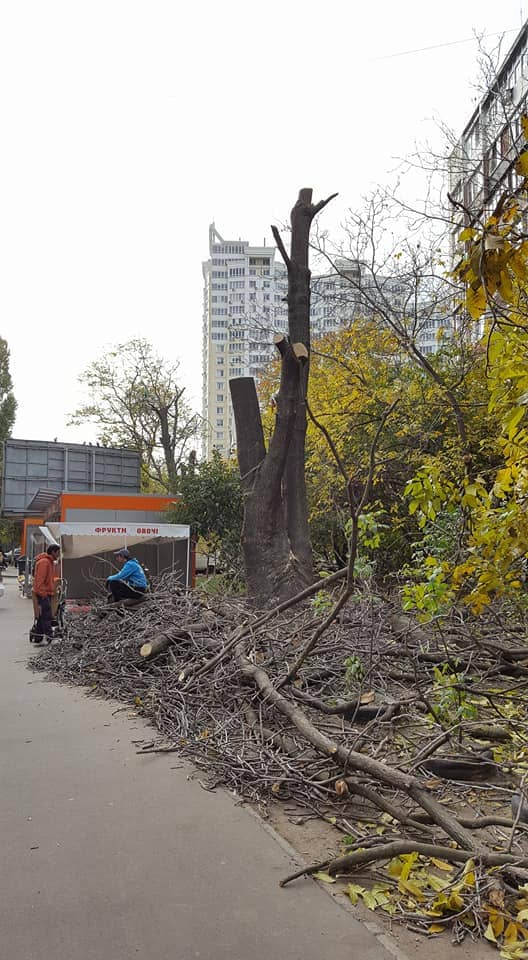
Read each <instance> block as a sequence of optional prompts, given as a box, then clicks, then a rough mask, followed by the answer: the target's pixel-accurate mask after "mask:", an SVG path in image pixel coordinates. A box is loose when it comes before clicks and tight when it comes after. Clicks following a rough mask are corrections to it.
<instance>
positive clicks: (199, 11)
mask: <svg viewBox="0 0 528 960" xmlns="http://www.w3.org/2000/svg"><path fill="white" fill-rule="evenodd" d="M524 13H525V15H526V14H528V3H526V2H525V4H524ZM521 16H522V10H521V4H520V2H519V0H502V3H500V4H499V3H497V0H479V3H478V4H477V3H473V2H469V0H443V2H442V3H439V4H432V3H427V2H424V0H400V2H399V3H395V2H394V0H378V2H370V3H361V2H359V0H356V2H353V0H326V2H325V3H321V2H320V0H280V2H279V0H264V2H261V3H254V2H250V0H223V2H222V3H218V2H203V0H201V2H200V0H198V2H195V3H194V4H191V3H184V2H181V0H180V2H177V0H172V2H168V0H150V2H147V0H142V2H138V0H90V2H88V0H46V2H42V0H11V2H8V3H5V4H3V5H2V10H1V14H0V89H1V91H2V93H1V101H0V124H1V127H0V129H1V134H2V143H3V146H2V150H1V153H0V173H1V175H0V257H1V260H0V263H1V274H0V334H1V335H2V336H4V337H5V338H6V339H7V341H8V343H9V346H10V349H11V358H12V362H11V369H12V375H13V379H14V382H15V393H16V397H17V400H18V404H19V408H18V416H17V422H16V426H15V430H14V432H13V433H14V436H17V437H25V438H31V439H53V438H54V437H58V438H59V439H60V440H67V439H69V440H93V439H95V436H94V433H93V432H92V431H90V429H89V428H85V429H82V428H76V429H74V428H67V427H66V422H67V419H68V414H69V413H70V412H71V411H72V410H73V409H74V408H75V407H76V405H78V403H79V402H80V401H81V399H82V395H81V392H80V388H79V385H78V382H77V378H78V376H79V373H80V372H81V371H82V369H83V368H84V367H85V366H86V364H87V363H89V362H90V361H91V360H93V359H95V358H96V357H97V356H99V355H100V354H101V353H102V352H103V350H104V348H105V346H107V345H108V344H110V343H115V342H119V341H123V340H127V339H130V338H131V337H134V336H145V337H147V338H148V339H150V340H151V341H152V342H153V343H154V345H155V346H156V348H157V349H158V350H159V351H160V352H161V353H162V354H163V355H165V356H166V357H167V358H170V359H171V360H175V359H177V358H179V359H180V361H181V373H182V380H183V381H184V383H185V384H186V385H187V388H188V396H189V399H192V400H193V401H194V404H195V405H196V407H198V405H199V401H200V390H201V324H202V275H201V261H202V260H203V259H205V258H206V257H207V255H208V225H209V223H210V221H211V220H212V219H213V218H214V219H215V221H216V225H217V228H218V229H219V231H220V233H221V234H222V235H223V236H224V237H226V238H238V237H242V238H244V239H247V240H249V241H250V242H252V243H260V242H262V238H263V237H264V236H267V237H268V241H269V242H271V241H270V240H269V238H270V230H269V224H270V223H272V222H282V221H284V220H286V219H287V217H288V211H289V209H290V208H291V206H292V203H293V202H294V200H295V198H296V195H297V192H298V189H299V187H301V186H312V187H313V188H314V196H315V198H316V199H319V198H320V197H321V196H326V195H327V194H329V193H333V192H334V191H336V190H337V191H339V197H338V199H337V200H336V201H334V202H333V204H332V206H331V207H330V208H329V209H328V211H325V213H323V217H324V218H325V220H324V224H325V226H328V227H330V228H333V229H335V230H337V228H338V225H339V223H340V222H341V220H342V218H343V215H344V213H345V211H346V209H347V208H348V207H350V206H354V205H357V203H358V202H359V198H360V196H361V195H362V194H364V193H366V192H368V190H369V188H370V187H371V186H372V185H373V184H374V183H375V182H381V183H387V182H389V181H390V180H391V179H392V178H393V175H392V172H391V171H393V170H394V168H395V166H396V161H395V158H396V157H402V156H405V155H406V154H408V153H409V152H410V151H411V150H412V149H413V144H414V143H415V141H416V140H423V139H425V137H426V136H427V135H429V134H430V133H431V129H432V124H431V118H432V117H434V116H439V117H441V118H442V119H443V120H444V121H445V122H447V123H448V124H450V125H451V126H453V127H455V128H456V129H457V130H461V129H462V127H463V126H464V124H465V122H466V121H467V119H468V118H469V115H470V113H471V111H472V108H473V105H474V98H475V96H476V94H475V91H474V89H472V87H471V82H472V81H473V80H474V79H475V77H476V74H477V69H476V61H475V56H476V44H475V43H474V42H469V43H462V44H458V43H457V44H454V45H451V46H444V47H441V48H439V49H434V50H426V51H423V52H420V53H413V54H410V55H407V56H399V57H390V58H387V57H388V55H392V54H395V53H398V52H400V51H407V50H412V49H415V48H421V47H428V46H431V45H435V44H442V43H453V41H460V40H464V39H465V38H469V37H471V36H472V34H473V30H474V29H476V30H478V31H481V32H484V31H485V32H488V33H495V32H497V31H506V30H513V31H515V30H516V29H517V28H519V27H520V24H521ZM514 37H515V32H511V33H508V34H507V36H506V38H505V41H504V48H503V49H504V51H506V50H507V49H508V48H509V46H510V45H511V43H512V42H513V40H514ZM487 42H488V43H489V44H494V43H495V42H496V38H493V39H491V38H490V39H489V40H488V41H487ZM380 57H385V59H377V58H380ZM50 382H51V386H50V387H49V388H48V389H46V386H47V384H48V383H50Z"/></svg>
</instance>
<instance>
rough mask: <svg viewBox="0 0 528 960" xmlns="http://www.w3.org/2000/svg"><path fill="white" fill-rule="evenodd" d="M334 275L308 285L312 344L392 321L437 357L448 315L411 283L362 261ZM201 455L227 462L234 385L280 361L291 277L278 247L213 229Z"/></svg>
mask: <svg viewBox="0 0 528 960" xmlns="http://www.w3.org/2000/svg"><path fill="white" fill-rule="evenodd" d="M335 267H336V269H335V271H333V272H330V273H327V274H322V275H319V276H317V275H314V276H313V277H312V285H311V308H310V318H311V331H312V337H313V338H316V337H318V336H323V335H324V334H328V333H333V332H336V331H337V330H339V329H342V328H343V327H346V326H348V325H350V324H351V323H353V322H354V320H356V319H358V318H359V317H372V318H373V319H376V320H378V321H379V323H380V324H383V323H386V317H387V316H388V314H389V313H390V316H391V318H392V320H393V322H394V324H395V326H396V327H397V328H399V329H400V330H401V331H402V332H405V334H406V335H407V336H411V337H413V338H414V339H415V341H416V343H417V345H418V346H419V347H420V349H421V350H422V352H423V353H426V354H428V353H434V352H435V351H436V350H437V349H438V346H439V342H440V340H439V331H440V329H441V328H448V327H449V323H448V322H447V321H446V317H445V311H444V312H442V311H441V310H440V309H438V303H436V304H435V303H434V301H433V299H432V295H430V294H427V292H426V291H424V292H423V294H421V295H420V298H417V296H416V289H415V285H414V286H413V282H412V281H413V278H412V277H411V278H405V277H399V278H398V277H393V278H384V277H379V276H376V277H374V276H373V275H372V273H371V271H370V270H369V269H368V268H367V266H366V265H365V264H363V263H361V262H360V261H358V260H353V259H343V258H341V259H337V260H336V263H335ZM202 273H203V281H204V292H203V347H202V376H203V381H202V416H203V425H204V426H203V455H204V457H206V458H210V457H211V455H212V453H213V450H215V449H216V450H218V452H219V453H220V455H221V456H222V457H229V456H230V455H232V454H233V452H234V450H235V448H236V433H235V424H234V418H233V411H232V407H231V400H230V394H229V380H230V378H232V377H249V376H251V377H255V378H258V375H259V374H260V373H261V372H262V370H263V368H264V367H265V366H266V364H267V363H268V362H269V361H270V360H271V359H272V358H273V357H274V356H275V355H276V351H275V350H274V346H273V338H274V335H275V334H277V333H280V334H284V333H285V332H286V331H287V328H288V310H287V304H286V300H285V297H286V293H287V283H288V281H287V273H286V269H285V267H284V265H283V263H282V261H281V260H280V259H279V254H278V251H277V250H276V249H275V247H273V246H271V247H270V246H266V245H265V244H263V245H262V246H259V247H256V246H250V245H249V244H248V243H247V241H245V240H224V239H223V237H222V236H221V235H220V234H219V233H218V230H217V229H216V227H215V225H214V224H211V226H210V228H209V259H208V260H206V261H205V262H204V263H203V264H202Z"/></svg>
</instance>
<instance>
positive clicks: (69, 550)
mask: <svg viewBox="0 0 528 960" xmlns="http://www.w3.org/2000/svg"><path fill="white" fill-rule="evenodd" d="M41 529H42V531H43V532H44V530H45V529H47V530H49V532H50V533H51V535H52V537H53V538H54V539H55V540H56V541H57V542H58V543H60V544H61V547H62V553H63V555H64V557H65V558H70V557H71V558H73V557H91V556H94V555H96V554H99V553H106V552H109V551H111V550H113V551H115V550H119V548H120V547H131V546H133V545H134V544H135V543H145V542H146V541H148V540H189V539H190V527H189V526H187V525H185V524H179V523H150V524H148V523H115V524H110V523H104V524H98V523H81V522H79V523H74V522H71V523H48V524H46V527H45V528H41Z"/></svg>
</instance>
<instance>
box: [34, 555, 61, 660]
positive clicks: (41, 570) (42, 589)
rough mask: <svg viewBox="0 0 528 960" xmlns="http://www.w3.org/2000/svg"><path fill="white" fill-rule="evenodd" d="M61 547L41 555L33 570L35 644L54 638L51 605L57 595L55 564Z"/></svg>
mask: <svg viewBox="0 0 528 960" xmlns="http://www.w3.org/2000/svg"><path fill="white" fill-rule="evenodd" d="M59 554H60V547H58V546H56V545H54V544H52V545H51V546H50V547H48V549H47V550H46V553H39V555H38V557H37V558H36V560H35V566H34V568H33V587H32V592H33V611H34V614H35V620H36V623H35V628H34V634H33V639H34V642H35V643H41V642H42V641H43V640H47V641H48V643H49V642H51V638H52V636H53V628H52V623H51V620H52V612H51V603H52V598H53V597H54V595H55V590H56V583H55V564H56V563H57V561H58V559H59Z"/></svg>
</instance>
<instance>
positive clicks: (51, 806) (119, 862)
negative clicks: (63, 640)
mask: <svg viewBox="0 0 528 960" xmlns="http://www.w3.org/2000/svg"><path fill="white" fill-rule="evenodd" d="M5 582H6V588H7V589H6V595H5V597H4V598H3V600H0V651H1V660H0V838H1V839H0V843H1V851H0V852H1V856H0V957H1V958H2V960H4V958H5V960H44V958H46V960H133V958H135V957H142V958H145V960H169V958H170V960H195V958H200V960H261V958H262V960H264V958H266V960H268V958H273V960H301V958H302V960H323V958H332V960H345V958H346V960H355V958H357V960H389V958H390V957H391V954H390V953H388V952H387V951H386V950H385V948H384V947H383V945H382V943H381V941H379V940H378V939H377V938H376V937H375V936H374V935H373V934H372V933H371V932H369V931H368V930H367V929H366V928H365V927H364V926H363V925H361V924H360V923H359V922H358V921H357V920H355V919H354V918H353V917H352V916H350V915H349V914H348V913H347V912H345V911H344V910H343V909H341V908H340V907H339V906H338V905H337V904H336V903H334V902H333V901H332V900H331V899H330V898H329V897H328V896H327V895H326V893H325V892H324V891H323V890H321V889H320V888H319V887H318V886H317V885H316V884H315V883H314V882H313V881H311V880H301V881H298V882H297V883H296V884H294V885H292V886H291V887H289V888H286V889H285V890H281V889H280V888H279V887H278V880H279V879H280V878H281V877H282V876H284V875H285V874H286V873H288V872H290V871H291V869H294V867H295V865H294V864H292V861H291V859H290V858H289V857H288V855H287V854H286V853H285V852H284V850H283V849H281V847H280V846H279V845H278V844H277V843H276V842H275V840H274V839H273V837H272V836H271V835H270V833H269V832H268V831H267V830H265V829H264V828H263V826H262V825H261V824H260V823H259V822H258V820H257V819H256V818H255V817H253V816H252V814H251V813H250V812H248V811H247V810H245V809H244V808H243V807H240V806H235V804H234V802H233V799H232V798H231V797H230V796H228V794H226V793H224V792H223V791H217V792H216V793H215V794H211V793H207V792H206V791H204V790H202V788H201V787H200V786H199V784H198V783H197V782H196V781H190V780H188V779H187V774H188V768H187V767H180V768H179V769H171V767H173V766H175V765H177V764H178V760H177V755H176V754H171V755H170V756H160V755H150V756H142V757H140V756H137V755H136V752H135V749H136V748H135V747H134V745H133V744H132V742H131V741H132V740H133V739H141V738H144V737H147V738H148V737H149V736H150V735H151V728H149V727H148V726H146V725H145V724H143V722H142V721H140V720H133V719H130V718H127V717H126V716H125V715H123V713H122V712H120V713H117V714H114V711H115V710H116V705H115V704H112V703H108V702H101V701H95V700H91V699H89V698H87V697H86V696H85V695H84V693H83V691H82V690H81V689H71V688H68V687H64V686H60V685H58V684H55V683H48V682H46V681H44V680H43V679H42V677H41V675H40V674H33V673H31V672H30V671H28V670H27V668H26V666H25V659H26V657H27V655H28V654H29V652H30V650H31V647H30V645H29V643H28V639H27V632H28V629H29V626H30V621H31V605H30V603H29V601H27V600H23V599H22V598H20V597H19V596H18V591H17V586H16V581H15V580H14V579H12V578H10V579H6V581H5ZM34 655H35V656H38V655H39V651H38V648H37V649H36V650H35V653H34Z"/></svg>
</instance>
